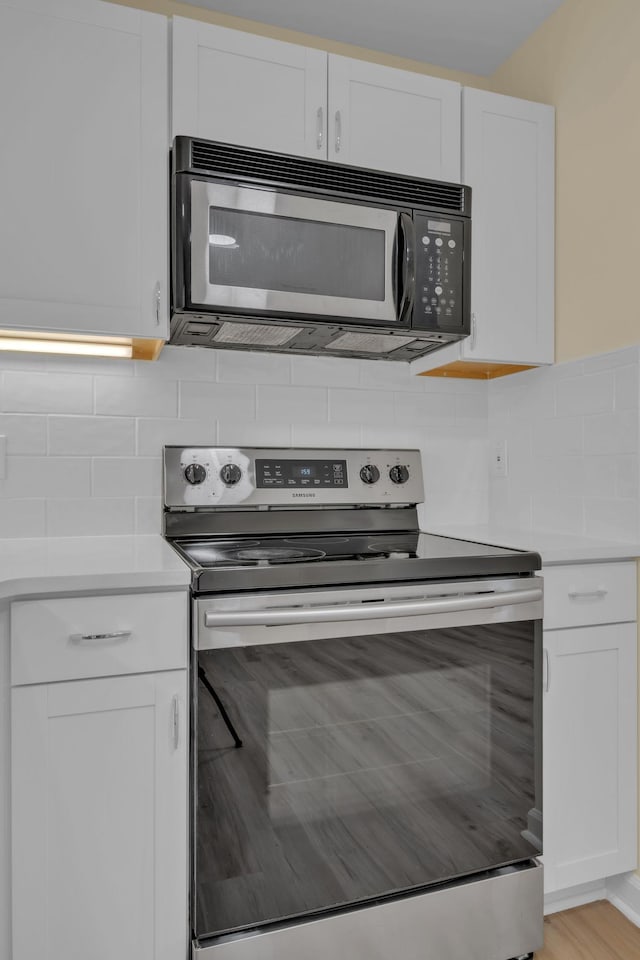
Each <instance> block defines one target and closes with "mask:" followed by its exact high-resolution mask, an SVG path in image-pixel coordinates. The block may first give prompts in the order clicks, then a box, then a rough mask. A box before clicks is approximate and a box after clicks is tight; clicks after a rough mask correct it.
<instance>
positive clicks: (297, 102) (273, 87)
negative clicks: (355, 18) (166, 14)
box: [172, 17, 327, 158]
mask: <svg viewBox="0 0 640 960" xmlns="http://www.w3.org/2000/svg"><path fill="white" fill-rule="evenodd" d="M172 31H173V34H172V52H173V105H172V134H173V136H174V137H175V136H178V135H183V136H189V137H202V138H203V139H206V140H219V141H222V142H224V143H238V144H242V145H243V146H248V147H258V148H260V149H263V150H273V151H277V152H279V153H292V154H298V155H300V156H308V157H320V158H324V157H326V152H327V148H326V124H327V110H326V101H327V54H326V53H325V52H324V51H322V50H312V49H309V48H307V47H301V46H299V45H298V44H293V43H283V42H281V41H279V40H270V39H268V38H266V37H259V36H254V35H253V34H249V33H241V32H240V31H238V30H227V29H226V28H224V27H217V26H213V25H212V24H208V23H200V22H199V21H197V20H186V19H184V18H181V17H174V18H173V20H172Z"/></svg>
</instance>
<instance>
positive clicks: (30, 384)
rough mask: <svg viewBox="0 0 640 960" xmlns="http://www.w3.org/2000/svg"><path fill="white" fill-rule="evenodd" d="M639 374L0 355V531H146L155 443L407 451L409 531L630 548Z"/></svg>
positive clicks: (181, 354)
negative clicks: (469, 376) (536, 536)
mask: <svg viewBox="0 0 640 960" xmlns="http://www.w3.org/2000/svg"><path fill="white" fill-rule="evenodd" d="M639 363H640V347H629V348H627V349H625V350H618V351H616V352H615V353H611V354H605V355H602V356H599V357H590V358H588V359H586V360H581V361H575V362H570V363H563V364H558V365H557V366H555V367H548V368H541V369H537V370H529V371H526V372H523V373H520V374H517V375H514V376H511V377H504V378H501V379H498V380H493V381H490V382H489V383H485V382H482V381H475V380H456V379H444V378H439V377H438V378H433V377H415V376H412V375H411V374H410V372H409V368H408V367H407V366H406V365H405V364H399V363H387V362H377V361H376V362H374V361H365V360H350V359H347V358H345V359H332V358H324V357H323V358H320V357H318V358H316V357H285V356H281V355H275V354H274V355H269V354H251V353H246V354H245V353H240V352H237V353H236V352H225V351H220V352H216V351H211V350H198V349H189V348H187V347H166V348H165V350H164V351H163V353H162V355H161V357H160V359H159V360H158V361H157V362H156V363H142V362H135V363H127V362H124V361H122V362H121V361H109V360H100V359H90V360H85V359H82V358H73V359H71V358H63V357H50V358H44V357H37V356H22V355H19V354H15V355H12V354H3V355H0V435H4V436H6V437H7V449H8V458H7V471H6V478H5V479H4V480H0V536H3V537H37V536H47V535H48V536H63V535H69V536H81V535H87V536H91V535H102V534H119V533H134V532H135V533H141V534H147V533H159V532H160V529H161V499H160V495H161V476H162V470H161V455H162V447H163V446H164V444H167V443H184V444H199V443H202V444H207V443H210V444H214V443H220V444H229V445H235V444H247V445H253V446H258V445H264V446H288V445H289V444H292V445H295V446H309V447H313V446H319V447H322V446H338V447H340V446H352V447H358V446H363V447H377V446H380V447H385V446H396V447H403V446H406V447H417V448H419V449H420V450H421V452H422V460H423V466H424V475H425V488H426V504H425V507H424V509H423V510H422V511H421V521H422V524H423V526H425V528H428V527H429V525H430V524H433V525H438V526H443V525H447V524H467V523H468V524H473V523H486V522H487V521H488V522H490V523H491V524H493V525H495V526H501V527H505V526H507V527H517V528H520V529H531V528H539V529H543V530H544V529H546V530H554V531H558V532H560V531H562V532H566V533H573V534H578V535H585V536H593V537H599V538H604V539H618V540H626V541H634V540H638V539H640V515H639V505H638V504H639V497H640V481H639V474H640V470H639V462H640V427H639V409H640V378H639ZM496 440H506V441H507V444H508V475H507V477H495V476H493V475H492V471H491V455H492V452H493V449H494V445H495V441H496Z"/></svg>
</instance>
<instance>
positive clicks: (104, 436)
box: [47, 417, 136, 457]
mask: <svg viewBox="0 0 640 960" xmlns="http://www.w3.org/2000/svg"><path fill="white" fill-rule="evenodd" d="M47 419H48V435H49V446H48V452H49V454H50V455H52V456H76V457H100V456H103V457H108V456H123V457H126V456H128V455H132V454H134V453H135V445H136V423H135V420H133V419H132V418H124V417H48V418H47Z"/></svg>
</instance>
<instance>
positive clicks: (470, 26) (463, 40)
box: [178, 0, 563, 76]
mask: <svg viewBox="0 0 640 960" xmlns="http://www.w3.org/2000/svg"><path fill="white" fill-rule="evenodd" d="M178 2H179V3H184V2H189V3H191V4H195V5H196V6H199V7H205V8H207V9H209V10H216V11H218V12H219V13H226V14H230V15H232V16H235V17H243V18H246V19H248V20H257V21H259V22H260V23H268V24H271V25H273V26H277V27H287V28H288V29H290V30H297V31H301V32H302V33H308V34H312V35H314V36H318V37H324V38H326V39H328V40H339V41H342V42H343V43H351V44H356V45H357V46H359V47H366V48H368V49H370V50H379V51H381V52H383V53H390V54H395V55H396V56H400V57H408V58H409V59H411V60H420V61H422V62H424V63H432V64H436V65H437V66H440V67H448V68H450V69H452V70H464V71H466V72H468V73H476V74H481V75H485V76H486V75H489V74H491V73H493V72H494V70H496V69H497V68H498V67H499V66H500V64H501V63H503V62H504V61H505V60H506V59H507V58H508V57H509V56H510V55H511V54H512V53H513V51H514V50H516V49H517V48H518V47H519V46H520V44H521V43H522V42H523V41H524V40H525V39H526V38H527V37H528V36H530V34H532V33H533V32H534V31H535V30H536V29H537V28H538V27H539V26H540V24H541V23H542V22H543V21H544V20H546V18H547V17H548V16H549V15H550V14H552V13H553V12H554V11H555V10H557V8H558V7H559V6H560V5H561V3H562V2H563V0H178Z"/></svg>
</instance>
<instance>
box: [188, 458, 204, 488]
mask: <svg viewBox="0 0 640 960" xmlns="http://www.w3.org/2000/svg"><path fill="white" fill-rule="evenodd" d="M184 478H185V480H186V481H187V483H192V484H193V485H194V486H195V484H197V483H204V481H205V480H206V479H207V471H206V470H205V468H204V467H203V466H202V464H201V463H190V464H189V466H188V467H185V471H184Z"/></svg>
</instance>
